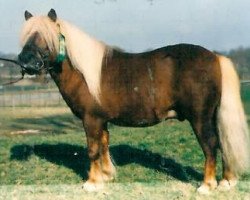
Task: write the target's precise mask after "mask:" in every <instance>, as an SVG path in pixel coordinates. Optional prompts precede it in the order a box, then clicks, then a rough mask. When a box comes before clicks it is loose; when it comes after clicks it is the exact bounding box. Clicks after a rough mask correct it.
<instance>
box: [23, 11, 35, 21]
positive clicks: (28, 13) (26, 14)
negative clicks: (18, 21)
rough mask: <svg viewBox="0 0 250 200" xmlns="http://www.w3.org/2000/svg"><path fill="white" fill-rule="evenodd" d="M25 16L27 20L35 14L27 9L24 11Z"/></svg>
mask: <svg viewBox="0 0 250 200" xmlns="http://www.w3.org/2000/svg"><path fill="white" fill-rule="evenodd" d="M24 17H25V19H26V20H28V19H30V18H31V17H33V15H32V14H31V13H30V12H29V11H27V10H25V12H24Z"/></svg>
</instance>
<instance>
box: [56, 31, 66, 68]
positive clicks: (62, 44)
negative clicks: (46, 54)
mask: <svg viewBox="0 0 250 200" xmlns="http://www.w3.org/2000/svg"><path fill="white" fill-rule="evenodd" d="M65 58H66V47H65V37H64V35H63V34H61V33H60V35H59V53H58V55H57V57H56V62H58V63H62V62H63V61H64V59H65Z"/></svg>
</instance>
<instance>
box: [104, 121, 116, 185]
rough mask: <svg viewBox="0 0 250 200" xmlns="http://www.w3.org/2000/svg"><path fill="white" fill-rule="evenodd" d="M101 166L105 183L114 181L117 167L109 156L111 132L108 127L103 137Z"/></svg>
mask: <svg viewBox="0 0 250 200" xmlns="http://www.w3.org/2000/svg"><path fill="white" fill-rule="evenodd" d="M101 166H102V173H103V179H104V181H110V180H113V179H114V178H115V167H114V165H113V163H112V160H111V156H110V154H109V132H108V130H107V127H106V125H105V129H104V130H103V133H102V137H101Z"/></svg>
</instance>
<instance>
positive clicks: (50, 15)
mask: <svg viewBox="0 0 250 200" xmlns="http://www.w3.org/2000/svg"><path fill="white" fill-rule="evenodd" d="M48 17H49V18H50V19H51V20H52V21H53V22H56V19H57V15H56V11H55V10H54V9H53V8H51V9H50V11H49V13H48Z"/></svg>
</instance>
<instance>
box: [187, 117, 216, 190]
mask: <svg viewBox="0 0 250 200" xmlns="http://www.w3.org/2000/svg"><path fill="white" fill-rule="evenodd" d="M191 125H192V127H193V130H194V132H195V134H196V137H197V139H198V141H199V144H200V146H201V148H202V150H203V153H204V155H205V159H206V160H205V170H204V180H203V183H202V185H201V186H200V187H199V188H198V192H199V193H203V194H206V193H209V191H210V190H212V189H215V188H216V187H217V181H216V178H215V176H216V153H217V149H218V147H219V141H218V137H217V134H216V133H217V132H216V131H217V130H216V126H215V122H214V120H212V119H211V118H207V117H205V118H204V117H203V118H202V117H199V118H196V119H193V120H191Z"/></svg>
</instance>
